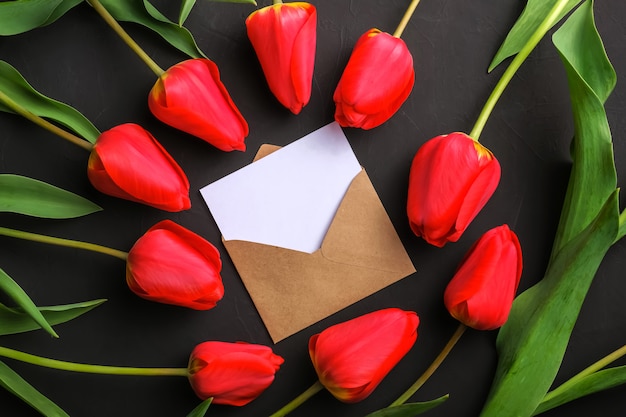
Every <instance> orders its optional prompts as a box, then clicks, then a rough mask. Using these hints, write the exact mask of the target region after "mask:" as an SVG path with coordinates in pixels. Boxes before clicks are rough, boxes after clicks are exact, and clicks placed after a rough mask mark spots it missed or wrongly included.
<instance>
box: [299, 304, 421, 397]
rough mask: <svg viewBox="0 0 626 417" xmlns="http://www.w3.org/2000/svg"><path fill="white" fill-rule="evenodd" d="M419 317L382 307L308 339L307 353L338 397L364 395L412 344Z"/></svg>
mask: <svg viewBox="0 0 626 417" xmlns="http://www.w3.org/2000/svg"><path fill="white" fill-rule="evenodd" d="M418 325H419V318H418V316H417V314H415V313H414V312H411V311H403V310H400V309H397V308H389V309H383V310H379V311H375V312H372V313H368V314H365V315H362V316H360V317H357V318H355V319H352V320H349V321H346V322H343V323H340V324H336V325H334V326H331V327H329V328H327V329H326V330H324V331H323V332H321V333H319V334H316V335H314V336H312V337H311V338H310V339H309V354H310V356H311V360H312V362H313V366H314V367H315V371H316V372H317V375H318V377H319V380H320V382H321V383H322V384H323V385H324V387H325V388H326V389H327V390H328V391H329V392H330V393H331V394H332V395H333V396H335V398H337V399H338V400H340V401H343V402H346V403H354V402H358V401H361V400H363V399H365V398H366V397H367V396H369V395H370V394H371V393H372V391H374V389H375V388H376V387H377V386H378V384H379V383H380V382H381V381H382V380H383V378H384V377H385V376H386V375H387V374H388V373H389V371H391V369H392V368H393V367H394V366H395V365H396V364H397V363H398V362H399V361H400V359H402V358H403V357H404V355H405V354H406V353H407V352H408V351H409V350H410V349H411V347H413V344H414V343H415V340H416V339H417V326H418Z"/></svg>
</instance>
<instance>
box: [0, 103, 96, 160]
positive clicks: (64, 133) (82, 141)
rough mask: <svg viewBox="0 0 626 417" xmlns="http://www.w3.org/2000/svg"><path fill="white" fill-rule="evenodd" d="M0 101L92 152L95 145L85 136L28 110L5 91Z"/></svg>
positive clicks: (39, 124)
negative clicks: (75, 133) (77, 134)
mask: <svg viewBox="0 0 626 417" xmlns="http://www.w3.org/2000/svg"><path fill="white" fill-rule="evenodd" d="M0 101H1V102H2V103H4V104H5V105H6V106H7V107H8V108H10V109H11V110H13V111H14V112H15V113H17V114H19V115H20V116H23V117H25V118H26V119H28V120H30V121H31V122H33V123H35V124H36V125H38V126H40V127H43V128H44V129H46V130H48V131H50V132H52V133H54V134H55V135H58V136H60V137H62V138H63V139H66V140H68V141H70V142H72V143H73V144H74V145H78V146H80V147H81V148H84V149H86V150H88V151H90V152H91V149H92V148H93V145H92V144H91V143H89V142H88V141H86V140H85V139H83V138H80V137H78V136H76V135H74V134H72V133H70V132H68V131H67V130H63V129H61V128H60V127H58V126H56V125H54V124H52V123H50V122H49V121H47V120H46V119H44V118H43V117H40V116H37V115H36V114H35V113H32V112H30V111H28V110H26V109H25V108H24V107H22V106H20V105H19V104H18V103H17V102H16V101H14V100H13V99H12V98H11V97H9V96H8V95H6V94H5V93H4V92H3V91H0Z"/></svg>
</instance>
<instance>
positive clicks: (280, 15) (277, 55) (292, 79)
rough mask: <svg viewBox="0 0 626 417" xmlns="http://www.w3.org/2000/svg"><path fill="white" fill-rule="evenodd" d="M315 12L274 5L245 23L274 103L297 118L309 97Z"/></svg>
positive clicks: (302, 7)
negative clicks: (274, 99)
mask: <svg viewBox="0 0 626 417" xmlns="http://www.w3.org/2000/svg"><path fill="white" fill-rule="evenodd" d="M316 24H317V12H316V10H315V7H314V6H313V5H311V4H309V3H305V2H294V3H286V4H282V3H281V4H274V5H271V6H267V7H264V8H262V9H259V10H257V11H255V12H253V13H252V14H251V15H250V16H248V18H247V19H246V27H247V29H248V38H249V39H250V42H251V43H252V47H253V48H254V50H255V52H256V55H257V57H258V59H259V62H260V63H261V68H262V69H263V73H264V74H265V79H266V80H267V83H268V85H269V88H270V90H271V91H272V93H273V94H274V96H276V98H277V99H278V101H279V102H280V103H281V104H282V105H283V106H285V107H287V108H288V109H289V110H291V112H292V113H294V114H298V113H300V111H301V110H302V107H304V106H305V105H306V104H307V103H308V102H309V99H310V97H311V83H312V80H313V65H314V61H315V44H316V39H315V37H316Z"/></svg>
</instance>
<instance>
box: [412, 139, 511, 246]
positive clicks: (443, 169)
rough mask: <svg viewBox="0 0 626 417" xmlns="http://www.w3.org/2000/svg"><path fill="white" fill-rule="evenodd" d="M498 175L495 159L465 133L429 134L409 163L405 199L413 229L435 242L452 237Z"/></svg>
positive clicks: (468, 219) (487, 195) (480, 205)
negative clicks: (434, 135) (407, 190)
mask: <svg viewBox="0 0 626 417" xmlns="http://www.w3.org/2000/svg"><path fill="white" fill-rule="evenodd" d="M499 181H500V164H499V163H498V160H497V159H496V158H495V157H494V156H493V154H492V153H491V151H489V149H487V148H485V147H484V146H482V145H481V144H480V143H478V142H476V141H474V140H473V139H472V138H471V137H469V136H468V135H466V134H465V133H459V132H456V133H451V134H449V135H442V136H437V137H435V138H433V139H431V140H429V141H428V142H426V143H424V144H423V145H422V146H421V147H420V149H419V150H418V151H417V153H416V154H415V157H414V158H413V163H412V164H411V171H410V174H409V196H408V202H407V214H408V217H409V223H410V226H411V229H412V230H413V232H414V233H415V234H416V235H417V236H421V237H423V238H424V239H425V240H426V241H427V242H428V243H430V244H432V245H435V246H438V247H442V246H443V245H445V244H446V242H456V241H457V240H458V239H459V238H460V237H461V235H462V234H463V232H464V231H465V229H466V228H467V226H469V224H470V223H471V221H472V220H473V219H474V218H475V217H476V216H477V215H478V213H479V212H480V210H481V209H482V208H483V207H484V206H485V204H487V201H488V200H489V198H490V197H491V195H492V194H493V193H494V191H495V190H496V188H497V186H498V182H499Z"/></svg>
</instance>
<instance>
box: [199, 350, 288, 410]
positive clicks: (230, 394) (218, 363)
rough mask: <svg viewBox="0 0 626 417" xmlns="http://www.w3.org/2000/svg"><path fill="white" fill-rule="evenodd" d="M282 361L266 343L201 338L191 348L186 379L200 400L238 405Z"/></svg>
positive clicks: (270, 377)
mask: <svg viewBox="0 0 626 417" xmlns="http://www.w3.org/2000/svg"><path fill="white" fill-rule="evenodd" d="M283 362H284V360H283V358H281V357H280V356H278V355H275V354H274V353H273V352H272V349H270V348H269V347H267V346H261V345H254V344H249V343H241V342H239V343H227V342H204V343H201V344H199V345H198V346H196V348H195V349H194V350H193V352H191V357H190V358H189V382H190V383H191V387H192V388H193V390H194V392H195V393H196V395H197V396H198V397H200V399H202V400H205V399H207V398H209V397H213V403H215V404H226V405H235V406H242V405H246V404H248V403H249V402H250V401H252V400H254V399H255V398H257V397H258V396H259V395H261V393H262V392H263V391H264V390H265V389H266V388H267V387H269V386H270V384H271V383H272V382H273V381H274V374H275V373H276V371H278V369H279V368H280V365H282V363H283Z"/></svg>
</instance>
